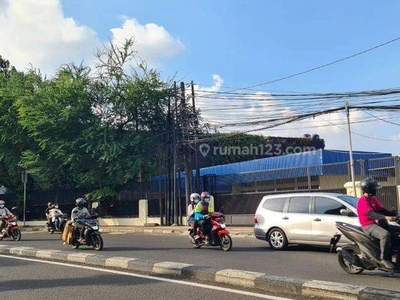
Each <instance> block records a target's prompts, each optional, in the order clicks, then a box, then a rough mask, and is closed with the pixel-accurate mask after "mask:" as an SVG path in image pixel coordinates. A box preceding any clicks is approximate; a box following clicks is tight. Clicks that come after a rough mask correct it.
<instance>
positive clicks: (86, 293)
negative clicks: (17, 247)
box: [0, 255, 290, 300]
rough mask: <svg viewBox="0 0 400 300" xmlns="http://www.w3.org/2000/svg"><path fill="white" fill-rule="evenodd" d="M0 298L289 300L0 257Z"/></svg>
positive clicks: (152, 277) (183, 282) (125, 273)
mask: <svg viewBox="0 0 400 300" xmlns="http://www.w3.org/2000/svg"><path fill="white" fill-rule="evenodd" d="M0 261H1V270H2V272H1V276H0V286H1V290H0V297H1V299H2V300H11V299H12V300H15V299H30V300H36V299H38V300H42V299H59V300H64V299H65V300H67V299H68V300H69V299H87V300H92V299H93V300H98V299H100V300H101V299H107V300H109V299H146V300H151V299H154V300H163V299H166V300H170V299H176V300H180V299H182V300H187V299H194V300H196V299H198V300H214V299H219V300H231V299H235V300H245V299H270V300H290V299H289V298H283V297H276V296H268V295H265V294H261V293H254V292H250V291H240V290H236V289H232V288H224V287H216V286H208V285H205V284H196V283H195V282H187V281H177V280H172V279H168V278H159V277H155V276H144V275H140V274H134V273H128V272H121V271H113V270H104V269H101V268H93V267H85V266H83V267H82V266H76V265H71V264H62V263H52V264H49V263H43V262H41V261H39V260H34V259H26V258H25V259H20V258H16V257H6V256H3V255H0Z"/></svg>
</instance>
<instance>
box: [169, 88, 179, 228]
mask: <svg viewBox="0 0 400 300" xmlns="http://www.w3.org/2000/svg"><path fill="white" fill-rule="evenodd" d="M177 95H178V91H177V86H176V81H174V99H175V106H174V110H173V113H172V128H173V129H172V130H173V135H172V157H173V162H174V163H173V168H172V173H173V174H172V209H171V216H172V221H174V218H175V215H176V213H175V212H176V202H177V196H176V171H177V152H176V147H177V144H178V143H177V138H176V127H177V126H180V122H179V119H178V118H179V114H178V96H177ZM178 193H180V191H178Z"/></svg>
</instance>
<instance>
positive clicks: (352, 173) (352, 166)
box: [345, 102, 357, 197]
mask: <svg viewBox="0 0 400 300" xmlns="http://www.w3.org/2000/svg"><path fill="white" fill-rule="evenodd" d="M345 107H346V116H347V128H348V131H349V145H350V174H351V181H352V183H353V191H354V197H357V190H356V182H355V179H354V161H353V144H352V142H351V130H350V109H349V103H348V102H346V105H345Z"/></svg>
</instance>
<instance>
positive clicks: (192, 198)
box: [190, 193, 200, 203]
mask: <svg viewBox="0 0 400 300" xmlns="http://www.w3.org/2000/svg"><path fill="white" fill-rule="evenodd" d="M199 199H200V195H199V194H197V193H192V194H190V202H194V203H198V202H199Z"/></svg>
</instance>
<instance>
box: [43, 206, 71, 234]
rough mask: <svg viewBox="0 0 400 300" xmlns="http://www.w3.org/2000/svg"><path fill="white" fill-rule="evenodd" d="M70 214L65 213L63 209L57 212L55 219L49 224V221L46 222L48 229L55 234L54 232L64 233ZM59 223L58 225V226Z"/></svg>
mask: <svg viewBox="0 0 400 300" xmlns="http://www.w3.org/2000/svg"><path fill="white" fill-rule="evenodd" d="M67 219H68V216H67V214H63V213H62V212H61V211H59V212H57V213H56V214H55V215H54V221H53V222H51V223H50V224H49V222H47V223H46V229H47V231H48V232H50V233H51V234H53V233H54V232H56V231H57V232H60V233H62V232H63V231H64V227H65V224H66V222H67ZM56 224H58V227H57V226H56Z"/></svg>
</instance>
